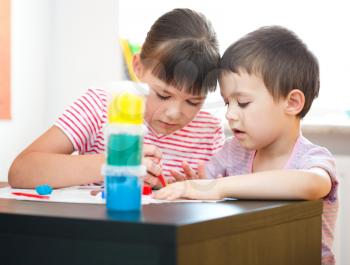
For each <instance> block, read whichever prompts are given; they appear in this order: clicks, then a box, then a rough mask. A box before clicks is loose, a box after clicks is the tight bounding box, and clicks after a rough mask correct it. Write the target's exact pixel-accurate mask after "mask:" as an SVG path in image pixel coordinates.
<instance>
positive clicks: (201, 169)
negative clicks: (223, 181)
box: [171, 161, 208, 182]
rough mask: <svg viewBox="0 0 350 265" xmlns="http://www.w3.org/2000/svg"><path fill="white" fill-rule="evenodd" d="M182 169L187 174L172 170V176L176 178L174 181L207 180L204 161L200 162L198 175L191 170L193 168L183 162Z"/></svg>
mask: <svg viewBox="0 0 350 265" xmlns="http://www.w3.org/2000/svg"><path fill="white" fill-rule="evenodd" d="M182 169H183V171H184V173H185V174H182V173H180V172H178V171H175V170H172V171H171V175H173V177H174V181H172V182H175V181H184V180H188V179H207V178H208V177H207V175H206V173H205V165H204V162H203V161H200V162H198V174H197V173H196V172H195V171H194V170H193V168H191V166H190V165H189V164H188V163H187V162H186V161H184V162H182Z"/></svg>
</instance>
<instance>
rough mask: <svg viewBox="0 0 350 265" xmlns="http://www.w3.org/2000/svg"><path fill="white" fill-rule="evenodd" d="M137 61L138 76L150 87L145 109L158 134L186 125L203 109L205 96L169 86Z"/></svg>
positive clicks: (168, 132)
mask: <svg viewBox="0 0 350 265" xmlns="http://www.w3.org/2000/svg"><path fill="white" fill-rule="evenodd" d="M137 63H138V64H137V65H135V59H134V68H135V72H136V74H137V76H138V78H139V79H140V81H141V82H144V83H146V84H148V85H149V87H150V93H149V95H148V97H147V103H146V110H145V120H146V121H147V123H148V124H149V125H150V126H151V128H152V129H153V130H154V131H155V132H156V133H158V134H171V133H173V132H175V131H176V130H179V129H181V128H183V127H185V126H186V125H187V124H188V123H189V122H190V121H192V120H193V118H194V117H195V116H196V115H197V113H198V112H199V110H200V109H201V107H202V105H203V103H204V101H205V96H194V95H191V94H188V93H186V92H185V91H180V90H179V89H177V88H175V87H173V86H169V85H167V84H166V83H164V82H163V81H161V80H160V79H159V78H157V77H156V76H154V75H153V74H152V72H151V70H149V69H147V70H146V69H144V68H143V66H142V65H141V64H140V62H137ZM135 66H136V67H135Z"/></svg>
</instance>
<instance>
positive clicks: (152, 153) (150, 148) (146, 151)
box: [143, 144, 162, 162]
mask: <svg viewBox="0 0 350 265" xmlns="http://www.w3.org/2000/svg"><path fill="white" fill-rule="evenodd" d="M143 156H144V157H154V158H155V159H157V160H158V162H159V161H160V159H161V158H162V152H161V151H160V149H159V148H158V147H156V146H154V145H150V144H144V145H143Z"/></svg>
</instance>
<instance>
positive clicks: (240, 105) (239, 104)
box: [238, 102, 250, 108]
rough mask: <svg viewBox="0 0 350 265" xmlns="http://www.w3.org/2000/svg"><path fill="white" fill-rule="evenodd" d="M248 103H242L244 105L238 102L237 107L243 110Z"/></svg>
mask: <svg viewBox="0 0 350 265" xmlns="http://www.w3.org/2000/svg"><path fill="white" fill-rule="evenodd" d="M249 103H250V102H244V103H240V102H238V106H239V107H240V108H245V107H247V106H248V105H249Z"/></svg>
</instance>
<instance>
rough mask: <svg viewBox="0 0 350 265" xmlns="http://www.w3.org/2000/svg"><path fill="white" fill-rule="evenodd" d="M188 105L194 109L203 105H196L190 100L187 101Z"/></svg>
mask: <svg viewBox="0 0 350 265" xmlns="http://www.w3.org/2000/svg"><path fill="white" fill-rule="evenodd" d="M187 103H188V104H189V105H190V106H193V107H197V106H199V105H200V104H201V103H194V102H191V101H189V100H187Z"/></svg>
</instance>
